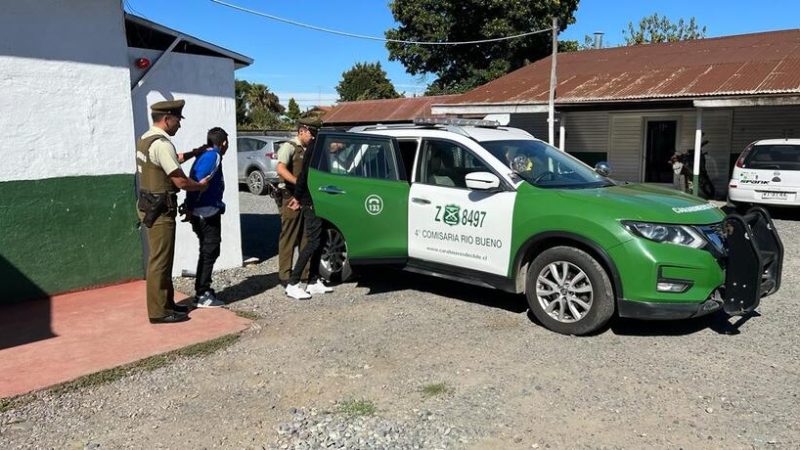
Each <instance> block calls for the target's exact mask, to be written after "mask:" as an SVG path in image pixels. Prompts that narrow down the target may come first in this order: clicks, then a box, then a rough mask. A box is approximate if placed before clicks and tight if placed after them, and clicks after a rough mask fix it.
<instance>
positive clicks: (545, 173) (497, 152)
mask: <svg viewBox="0 0 800 450" xmlns="http://www.w3.org/2000/svg"><path fill="white" fill-rule="evenodd" d="M481 145H482V146H483V147H484V148H486V149H487V150H489V152H490V153H491V154H492V155H494V157H495V158H497V159H499V160H500V161H502V162H503V163H504V164H506V165H507V166H508V167H509V168H510V169H511V170H513V171H514V173H516V174H517V175H519V177H520V178H522V179H523V180H525V181H527V182H528V183H531V184H532V185H534V186H538V187H543V188H573V189H581V188H584V189H585V188H596V187H604V186H613V185H614V183H613V182H612V181H611V180H609V179H608V178H606V177H604V176H602V175H600V174H598V173H597V172H595V171H594V170H593V169H592V168H591V167H589V166H587V165H586V164H584V163H582V162H581V161H579V160H577V159H575V158H574V157H572V156H570V155H568V154H567V153H565V152H562V151H561V150H558V149H557V148H555V147H552V146H550V145H548V144H545V143H544V142H541V141H532V140H514V141H483V142H481Z"/></svg>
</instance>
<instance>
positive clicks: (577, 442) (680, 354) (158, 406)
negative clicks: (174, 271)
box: [0, 192, 800, 449]
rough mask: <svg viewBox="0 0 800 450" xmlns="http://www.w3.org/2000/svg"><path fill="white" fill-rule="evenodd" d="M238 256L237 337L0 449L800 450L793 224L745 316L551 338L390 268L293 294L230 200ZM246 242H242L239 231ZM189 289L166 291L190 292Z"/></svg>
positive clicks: (68, 400) (260, 231)
mask: <svg viewBox="0 0 800 450" xmlns="http://www.w3.org/2000/svg"><path fill="white" fill-rule="evenodd" d="M240 198H241V209H242V213H243V219H242V220H243V230H244V234H245V235H244V239H243V240H244V246H245V253H246V254H247V256H258V257H260V258H265V260H264V261H263V262H262V263H259V264H255V265H251V266H247V267H243V268H240V269H236V270H230V271H226V272H225V273H222V274H219V275H218V276H217V277H216V280H215V288H216V289H217V291H218V292H219V293H220V296H221V298H222V299H223V300H225V301H227V302H228V303H229V307H230V308H231V309H235V310H242V311H249V312H253V313H256V314H258V315H259V316H260V317H261V318H260V319H258V320H257V321H256V322H255V324H254V325H253V326H252V328H251V329H250V330H249V331H247V332H246V333H245V334H244V336H243V337H242V338H241V339H240V340H239V341H238V342H236V343H235V344H234V345H232V346H230V347H228V348H226V349H225V350H222V351H219V352H217V353H214V354H212V355H210V356H205V357H202V358H186V359H180V360H178V361H177V362H175V363H173V364H171V365H169V366H167V367H162V368H160V369H157V370H155V371H150V372H143V373H138V374H136V375H133V376H130V377H126V378H123V379H121V380H117V381H115V382H112V383H110V384H105V385H101V386H99V387H94V388H91V389H83V390H78V391H75V392H69V393H65V394H60V395H55V394H51V393H40V394H38V395H37V396H36V398H35V399H34V400H33V401H32V402H30V403H27V404H24V405H22V406H19V407H17V408H15V409H10V410H8V411H5V412H3V413H0V448H2V449H16V448H26V449H27V448H59V449H61V448H67V449H71V448H75V449H81V448H103V449H118V448H187V449H189V448H190V449H200V448H237V449H238V448H308V449H310V448H470V449H495V448H498V449H500V448H502V449H506V448H554V449H555V448H645V447H647V448H675V449H677V448H692V449H694V448H800V397H798V394H799V393H800V338H799V336H800V331H798V330H800V327H798V322H800V313H798V306H797V299H798V297H800V295H799V294H800V293H799V292H798V278H800V270H799V269H800V267H798V266H800V258H798V255H800V248H799V247H800V243H798V241H797V240H795V239H794V236H795V235H797V233H798V231H800V221H798V220H797V217H792V216H791V215H787V214H785V213H783V214H781V218H780V219H779V220H777V226H778V228H779V231H780V233H781V236H782V237H783V240H784V245H785V247H786V255H787V257H786V261H785V265H784V271H783V274H784V278H783V285H782V288H781V290H780V292H779V293H778V294H776V295H775V296H773V297H770V298H768V299H765V301H764V302H763V303H762V305H761V306H760V308H759V310H758V312H759V313H760V314H759V315H758V316H756V317H752V318H751V319H750V320H747V321H745V322H744V323H742V324H740V326H739V327H735V326H732V325H731V323H732V322H734V321H733V320H731V321H728V320H727V319H725V318H724V317H722V316H712V317H710V318H705V319H699V320H694V321H681V322H639V321H632V320H624V321H623V320H617V321H616V322H614V323H613V324H612V325H611V327H610V328H609V329H608V330H606V331H604V332H603V333H600V334H598V335H596V336H591V337H583V338H578V337H570V336H562V335H559V334H556V333H552V332H550V331H547V330H546V329H544V328H542V327H541V326H539V325H537V324H536V323H535V322H533V321H532V319H531V317H530V316H529V315H528V313H527V306H526V304H525V301H524V298H523V297H522V296H515V295H510V294H505V293H500V292H497V291H492V290H488V289H482V288H476V287H472V286H465V285H462V284H458V283H455V282H448V281H442V280H438V279H434V278H428V277H424V276H419V275H414V274H409V273H405V272H399V271H392V270H378V269H372V270H369V271H367V272H362V273H361V276H360V278H358V280H357V281H355V282H351V283H346V284H344V285H340V286H336V290H335V292H334V293H332V294H328V295H325V296H315V297H314V299H312V300H310V301H307V302H298V301H292V300H290V299H288V298H287V297H285V296H284V294H283V292H282V289H281V288H280V287H278V286H277V276H276V273H275V272H276V267H277V261H276V258H275V254H276V252H277V248H276V244H275V243H276V240H277V230H278V228H277V227H278V219H277V216H276V215H275V210H274V205H273V204H271V203H270V201H271V200H270V199H269V198H268V197H254V196H252V195H251V194H249V193H245V192H243V193H241V195H240ZM254 237H255V238H254ZM191 282H192V280H187V279H182V280H178V287H179V288H182V289H183V290H184V292H187V291H190V290H191V289H190V286H191Z"/></svg>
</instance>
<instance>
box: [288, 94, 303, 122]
mask: <svg viewBox="0 0 800 450" xmlns="http://www.w3.org/2000/svg"><path fill="white" fill-rule="evenodd" d="M286 117H288V118H289V120H291V121H292V122H293V123H294V122H296V121H297V119H299V118H300V106H299V105H298V104H297V102H296V101H295V100H294V97H292V98H290V99H289V106H288V108H287V109H286Z"/></svg>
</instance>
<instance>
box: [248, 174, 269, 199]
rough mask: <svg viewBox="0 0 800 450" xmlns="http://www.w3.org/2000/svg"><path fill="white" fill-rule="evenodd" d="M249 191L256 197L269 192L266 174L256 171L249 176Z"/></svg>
mask: <svg viewBox="0 0 800 450" xmlns="http://www.w3.org/2000/svg"><path fill="white" fill-rule="evenodd" d="M247 189H248V190H250V193H252V194H255V195H264V194H265V193H266V192H267V181H266V177H264V172H262V171H260V170H258V169H255V170H253V171H252V172H250V173H249V174H248V175H247Z"/></svg>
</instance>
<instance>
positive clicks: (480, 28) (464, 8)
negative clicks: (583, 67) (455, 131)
mask: <svg viewBox="0 0 800 450" xmlns="http://www.w3.org/2000/svg"><path fill="white" fill-rule="evenodd" d="M577 7H578V0H560V1H558V0H526V1H521V0H394V1H392V2H391V3H390V8H391V10H392V14H393V15H394V19H395V20H396V21H397V22H398V23H399V24H400V26H399V27H397V28H392V29H389V30H387V31H386V37H387V38H389V39H399V40H406V41H436V42H445V41H449V42H456V41H473V40H481V39H491V38H499V37H505V36H511V35H515V34H521V33H525V32H528V31H535V30H541V29H545V28H549V27H550V26H551V25H552V19H551V17H553V16H555V17H558V19H559V27H560V28H561V29H565V28H566V27H567V25H569V24H571V23H574V22H575V18H574V16H573V14H574V12H575V10H576V8H577ZM551 46H552V36H551V34H550V33H547V32H545V33H539V34H534V35H530V36H526V37H523V38H517V39H510V40H504V41H497V42H491V43H485V44H469V45H419V44H400V43H396V42H388V43H387V44H386V48H387V49H388V50H389V59H390V60H392V61H400V62H401V63H402V64H403V65H404V66H405V68H406V70H407V71H408V72H409V73H410V74H412V75H424V74H426V73H431V74H434V75H436V77H437V78H436V80H434V81H433V82H432V83H431V84H430V86H429V87H428V91H427V92H426V94H428V95H431V94H446V93H458V92H464V91H466V90H469V89H472V88H474V87H476V86H479V85H481V84H484V83H487V82H489V81H491V80H493V79H495V78H497V77H500V76H502V75H505V74H506V73H508V72H510V71H512V70H515V69H518V68H520V67H522V66H524V65H526V64H528V63H529V62H531V61H535V60H538V59H541V58H542V57H544V56H547V55H548V54H550V53H551Z"/></svg>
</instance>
